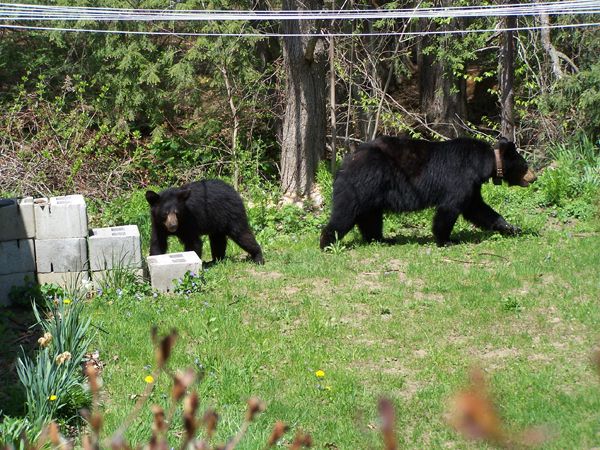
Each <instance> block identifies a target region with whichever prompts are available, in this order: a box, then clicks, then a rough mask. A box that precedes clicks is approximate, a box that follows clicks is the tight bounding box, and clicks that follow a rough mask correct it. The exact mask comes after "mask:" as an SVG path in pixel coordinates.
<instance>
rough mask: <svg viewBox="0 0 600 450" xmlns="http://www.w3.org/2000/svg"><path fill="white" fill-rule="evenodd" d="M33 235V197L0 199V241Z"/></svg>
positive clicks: (30, 237) (28, 237) (31, 236)
mask: <svg viewBox="0 0 600 450" xmlns="http://www.w3.org/2000/svg"><path fill="white" fill-rule="evenodd" d="M34 237H35V218H34V214H33V197H25V198H21V199H8V198H6V199H0V241H12V240H16V239H33V238H34Z"/></svg>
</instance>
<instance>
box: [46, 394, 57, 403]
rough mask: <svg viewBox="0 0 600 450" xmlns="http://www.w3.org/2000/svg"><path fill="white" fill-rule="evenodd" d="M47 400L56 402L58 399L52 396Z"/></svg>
mask: <svg viewBox="0 0 600 450" xmlns="http://www.w3.org/2000/svg"><path fill="white" fill-rule="evenodd" d="M48 400H50V401H51V402H55V401H56V400H58V397H57V396H56V395H54V394H52V395H51V396H50V397H48Z"/></svg>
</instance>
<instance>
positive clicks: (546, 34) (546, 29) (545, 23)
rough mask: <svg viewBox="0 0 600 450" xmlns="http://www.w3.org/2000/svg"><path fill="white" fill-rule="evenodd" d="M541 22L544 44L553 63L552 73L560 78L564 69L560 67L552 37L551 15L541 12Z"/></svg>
mask: <svg viewBox="0 0 600 450" xmlns="http://www.w3.org/2000/svg"><path fill="white" fill-rule="evenodd" d="M540 22H541V24H542V27H543V28H542V29H541V30H540V36H541V40H542V45H543V46H544V50H546V53H548V56H549V57H550V62H551V63H552V73H553V74H554V76H555V77H556V79H558V80H559V79H561V78H562V77H563V71H562V69H561V67H560V61H559V59H558V52H557V51H556V47H554V45H553V44H552V40H551V39H550V16H549V15H548V14H540Z"/></svg>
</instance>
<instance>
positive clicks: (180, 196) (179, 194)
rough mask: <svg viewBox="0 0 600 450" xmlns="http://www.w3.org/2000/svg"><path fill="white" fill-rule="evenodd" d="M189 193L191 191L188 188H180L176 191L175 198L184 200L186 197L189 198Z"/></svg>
mask: <svg viewBox="0 0 600 450" xmlns="http://www.w3.org/2000/svg"><path fill="white" fill-rule="evenodd" d="M191 193H192V191H191V190H190V189H181V190H180V191H179V192H177V198H178V199H179V200H180V201H182V202H185V201H186V200H187V199H188V198H190V194H191Z"/></svg>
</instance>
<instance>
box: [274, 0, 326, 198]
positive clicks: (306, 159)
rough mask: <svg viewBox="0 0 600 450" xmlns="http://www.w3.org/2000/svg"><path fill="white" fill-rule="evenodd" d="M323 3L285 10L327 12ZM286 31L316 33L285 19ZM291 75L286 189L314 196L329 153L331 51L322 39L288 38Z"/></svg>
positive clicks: (306, 23)
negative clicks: (319, 166)
mask: <svg viewBox="0 0 600 450" xmlns="http://www.w3.org/2000/svg"><path fill="white" fill-rule="evenodd" d="M322 7H323V1H322V0H306V1H305V2H303V4H302V5H299V2H295V1H293V0H284V1H283V9H284V10H298V9H322ZM282 29H283V32H284V33H286V34H292V33H307V32H315V30H316V24H315V21H313V20H300V21H296V20H286V21H284V22H283V25H282ZM283 58H284V66H285V72H286V79H287V86H286V96H285V99H286V107H285V113H284V117H283V136H282V142H281V187H282V189H283V192H284V194H285V195H286V196H289V197H292V198H293V199H301V198H304V197H307V196H310V194H311V191H312V189H313V184H314V178H315V172H316V169H317V164H318V162H319V159H320V158H321V156H322V155H323V153H324V150H325V136H326V70H327V51H326V49H325V45H324V43H323V39H320V38H317V37H314V36H313V37H310V38H307V37H297V36H287V37H284V38H283Z"/></svg>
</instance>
